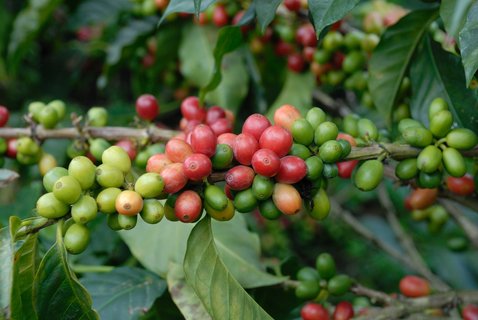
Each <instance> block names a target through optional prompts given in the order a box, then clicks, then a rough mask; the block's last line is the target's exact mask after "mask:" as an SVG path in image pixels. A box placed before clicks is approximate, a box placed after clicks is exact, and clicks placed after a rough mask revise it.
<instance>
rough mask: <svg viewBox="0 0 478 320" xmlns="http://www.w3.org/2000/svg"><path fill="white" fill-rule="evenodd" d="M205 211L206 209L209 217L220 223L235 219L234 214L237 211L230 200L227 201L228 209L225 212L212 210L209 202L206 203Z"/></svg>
mask: <svg viewBox="0 0 478 320" xmlns="http://www.w3.org/2000/svg"><path fill="white" fill-rule="evenodd" d="M204 209H206V212H207V214H208V215H210V216H211V217H212V218H213V219H216V220H218V221H229V220H231V219H232V218H233V217H234V213H235V211H236V209H235V208H234V204H233V203H232V201H231V200H230V199H227V207H226V208H225V209H223V210H216V209H214V208H212V207H211V206H210V205H209V204H208V203H207V202H204Z"/></svg>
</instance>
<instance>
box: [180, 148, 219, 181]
mask: <svg viewBox="0 0 478 320" xmlns="http://www.w3.org/2000/svg"><path fill="white" fill-rule="evenodd" d="M183 167H184V175H185V176H186V177H187V178H188V179H189V180H192V181H201V180H203V179H204V178H206V177H207V176H209V175H210V174H211V172H212V163H211V159H209V158H208V157H207V156H206V155H204V154H202V153H193V154H192V155H190V156H189V157H187V158H186V159H185V160H184V163H183Z"/></svg>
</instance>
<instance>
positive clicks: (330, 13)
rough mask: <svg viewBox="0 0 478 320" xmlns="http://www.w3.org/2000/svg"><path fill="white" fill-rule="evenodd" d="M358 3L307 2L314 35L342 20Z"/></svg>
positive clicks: (341, 0) (351, 0)
mask: <svg viewBox="0 0 478 320" xmlns="http://www.w3.org/2000/svg"><path fill="white" fill-rule="evenodd" d="M358 2H359V0H309V1H308V3H309V13H310V16H311V18H312V22H313V24H314V28H315V32H316V34H317V35H319V34H320V33H321V32H322V30H323V29H324V28H325V27H326V26H328V25H331V24H332V23H334V22H336V21H338V20H340V19H342V18H343V17H344V16H345V15H346V14H347V13H348V12H349V11H350V10H352V9H353V8H354V7H355V6H356V5H357V3H358Z"/></svg>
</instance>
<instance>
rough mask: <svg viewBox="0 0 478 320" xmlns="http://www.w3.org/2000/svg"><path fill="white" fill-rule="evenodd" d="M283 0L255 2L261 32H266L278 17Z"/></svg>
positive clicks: (256, 0)
mask: <svg viewBox="0 0 478 320" xmlns="http://www.w3.org/2000/svg"><path fill="white" fill-rule="evenodd" d="M281 2H282V0H254V2H253V5H254V9H255V10H256V17H257V21H258V22H259V27H260V28H261V31H262V32H264V31H265V30H266V28H267V26H268V25H269V23H271V22H272V20H273V19H274V16H275V15H276V11H277V7H279V4H280V3H281Z"/></svg>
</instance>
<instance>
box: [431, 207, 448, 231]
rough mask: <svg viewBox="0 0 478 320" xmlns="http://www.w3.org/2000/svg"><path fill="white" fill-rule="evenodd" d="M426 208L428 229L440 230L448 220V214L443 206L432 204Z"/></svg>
mask: <svg viewBox="0 0 478 320" xmlns="http://www.w3.org/2000/svg"><path fill="white" fill-rule="evenodd" d="M428 210H429V211H430V216H429V220H430V222H429V224H428V229H429V230H430V232H438V231H440V230H441V229H442V228H443V226H444V225H445V223H446V222H447V221H448V219H449V217H450V215H449V214H448V212H447V211H446V210H445V208H443V207H442V206H438V205H435V206H432V207H430V208H428Z"/></svg>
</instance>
